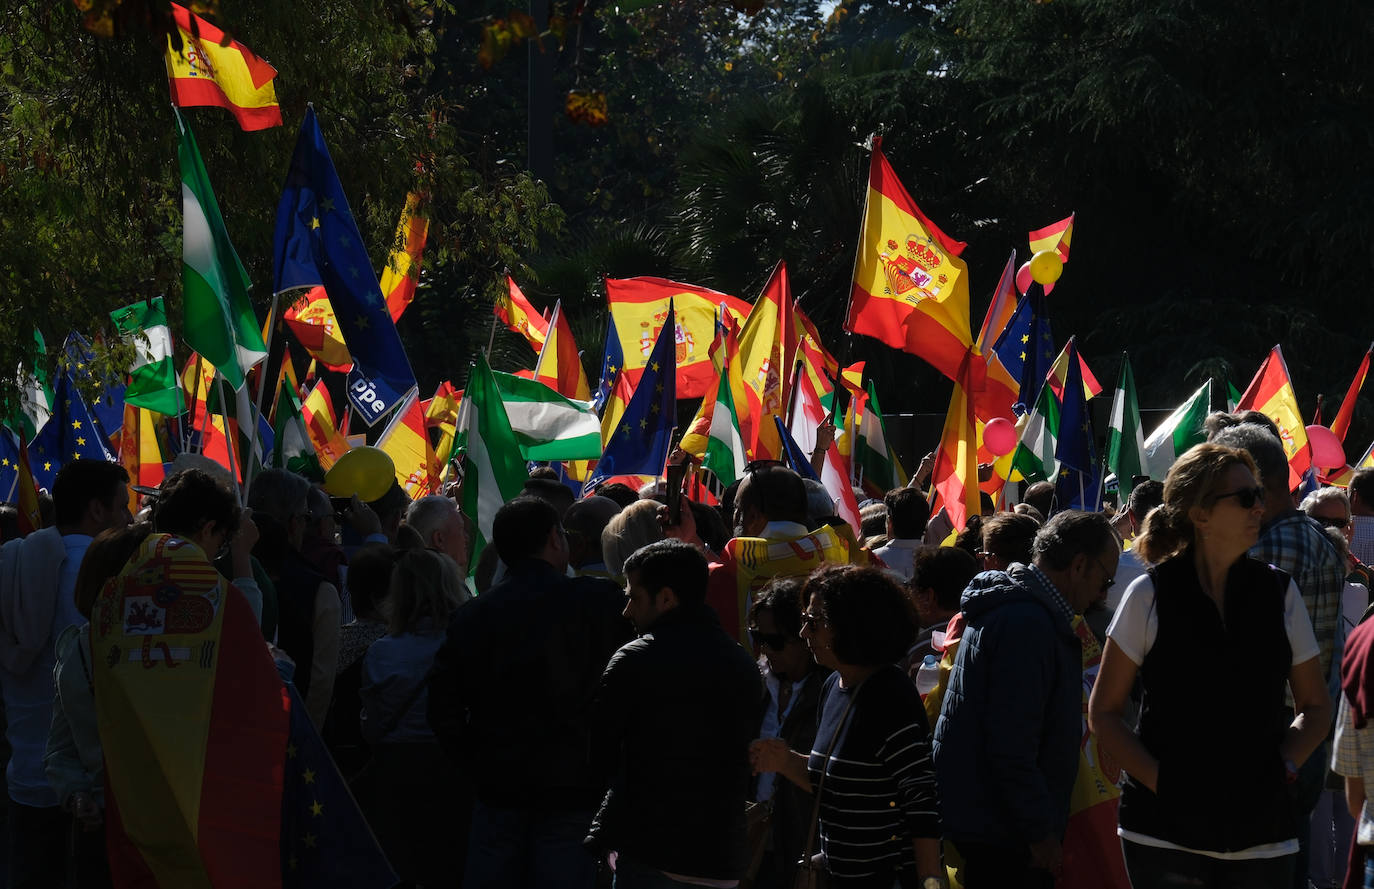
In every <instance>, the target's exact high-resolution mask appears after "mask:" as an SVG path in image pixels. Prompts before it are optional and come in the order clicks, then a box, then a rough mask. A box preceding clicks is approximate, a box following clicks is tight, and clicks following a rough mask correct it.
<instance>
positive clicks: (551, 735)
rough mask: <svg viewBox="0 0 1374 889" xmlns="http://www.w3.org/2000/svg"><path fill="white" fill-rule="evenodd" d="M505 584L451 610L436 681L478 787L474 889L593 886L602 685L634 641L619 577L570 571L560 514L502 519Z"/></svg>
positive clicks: (451, 738)
mask: <svg viewBox="0 0 1374 889" xmlns="http://www.w3.org/2000/svg"><path fill="white" fill-rule="evenodd" d="M492 538H493V541H492V542H493V544H494V545H495V547H496V550H497V553H498V554H499V555H500V556H501V560H502V561H503V562H505V563H506V566H507V569H508V570H507V574H506V578H505V579H504V580H503V581H502V582H501V583H498V584H496V585H495V586H493V587H492V588H491V589H489V590H487V591H486V592H485V593H483V594H482V595H481V596H478V597H477V598H476V599H474V600H472V601H471V602H469V603H468V604H466V605H464V606H463V607H462V608H460V609H459V610H458V611H456V612H455V613H454V615H453V618H452V620H451V621H450V623H449V628H448V635H447V637H446V639H445V641H444V644H443V647H442V648H440V649H439V653H438V655H437V657H436V658H435V663H434V669H433V672H431V674H430V677H429V711H428V712H429V723H430V726H431V728H433V729H434V733H435V735H436V736H437V737H438V738H439V741H440V743H441V744H443V746H444V748H445V750H446V751H447V752H448V753H449V755H450V756H452V757H453V758H454V760H455V761H456V762H457V763H458V764H459V766H460V767H461V768H462V769H463V770H465V771H466V772H467V773H468V774H469V775H470V776H471V778H472V781H473V783H474V784H475V785H476V791H477V805H476V807H475V809H474V810H473V827H472V840H471V844H470V845H469V848H468V858H467V864H466V870H465V876H464V880H463V885H464V886H465V887H469V889H489V887H505V886H510V887H524V886H554V887H570V889H574V887H587V889H590V887H591V886H592V885H593V883H594V882H595V879H596V860H595V859H594V858H593V857H592V856H591V855H588V854H587V852H586V850H584V849H583V848H582V847H581V840H582V838H583V837H584V836H585V835H586V831H587V825H588V824H589V823H590V822H591V819H592V814H593V813H594V812H595V810H596V803H597V800H598V798H599V797H600V794H601V788H602V786H603V785H602V781H601V777H600V773H599V772H598V771H597V770H596V769H595V768H594V766H593V762H592V758H591V751H592V750H593V749H594V748H593V747H592V746H591V722H590V707H591V702H592V699H593V696H594V694H595V692H596V688H597V681H598V679H599V677H600V676H601V671H602V670H603V669H604V668H605V666H606V662H607V660H608V659H609V658H610V656H611V655H612V654H613V653H614V652H615V650H616V648H617V646H619V645H620V644H621V643H622V642H624V641H625V640H626V639H627V638H629V636H630V628H629V626H628V625H627V624H626V623H625V621H624V619H623V618H622V617H621V615H620V609H621V605H622V603H623V601H624V598H623V596H622V594H621V592H620V590H619V589H617V588H616V586H615V585H614V584H612V583H611V582H609V581H606V580H601V579H598V578H589V577H580V578H570V577H568V576H567V574H566V572H567V568H568V544H567V540H566V538H565V537H564V536H563V529H562V527H561V526H560V525H559V522H558V513H557V512H556V511H555V510H554V508H553V507H552V506H550V505H549V504H547V503H545V502H544V501H542V500H538V499H535V498H533V497H519V498H517V499H515V500H512V501H511V502H510V503H507V504H506V505H505V506H503V507H501V509H500V510H499V511H498V512H497V513H496V517H495V519H494V520H493V524H492Z"/></svg>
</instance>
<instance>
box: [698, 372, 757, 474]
mask: <svg viewBox="0 0 1374 889" xmlns="http://www.w3.org/2000/svg"><path fill="white" fill-rule="evenodd" d="M747 462H748V458H747V457H746V456H745V453H744V437H743V436H742V435H741V434H740V431H739V420H738V419H737V418H736V416H735V399H734V397H733V396H732V395H731V394H730V375H729V373H723V374H721V376H720V384H719V385H718V386H717V387H716V404H715V408H714V409H713V410H712V412H711V430H710V433H709V434H708V435H707V437H706V453H705V455H704V456H703V457H702V458H701V465H702V466H704V467H706V468H707V469H709V470H711V471H712V472H714V473H715V475H716V478H718V479H720V482H721V484H723V485H726V486H727V487H728V486H729V485H732V484H734V483H735V480H736V479H738V478H740V477H742V476H743V475H744V464H745V463H747Z"/></svg>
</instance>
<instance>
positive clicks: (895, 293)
mask: <svg viewBox="0 0 1374 889" xmlns="http://www.w3.org/2000/svg"><path fill="white" fill-rule="evenodd" d="M881 141H882V140H881V139H879V138H878V137H874V139H873V156H872V159H871V161H870V164H869V172H868V197H867V199H866V200H865V202H864V219H863V225H862V227H861V228H860V230H859V257H858V261H857V263H856V264H855V269H854V272H855V273H854V284H853V289H852V291H851V293H850V302H849V315H848V317H847V318H846V320H845V323H844V329H845V330H847V331H850V332H851V333H862V334H866V335H868V336H871V337H873V338H874V339H876V340H879V341H880V342H883V343H885V344H887V345H889V346H891V347H892V348H894V349H901V350H903V351H906V352H910V353H911V354H913V355H917V356H919V357H921V358H923V359H925V360H926V362H928V363H929V364H930V365H932V366H933V367H935V368H936V369H937V370H939V371H940V372H941V373H943V374H944V375H945V376H947V377H949V378H950V379H953V380H958V379H959V374H960V373H962V372H963V371H962V370H961V367H962V365H963V360H964V356H965V355H966V354H967V353H968V350H969V347H970V346H972V345H973V336H972V334H971V333H970V332H969V308H968V266H966V265H965V264H964V262H963V260H961V259H959V254H960V253H962V252H963V251H964V247H965V246H967V245H966V244H964V243H963V242H962V241H956V240H954V239H953V238H951V237H949V236H948V235H946V234H945V233H944V232H942V231H940V229H939V228H938V227H936V225H935V223H933V222H931V221H930V220H929V219H927V218H926V216H925V214H924V213H922V212H921V209H920V208H919V207H917V206H916V202H915V201H913V200H912V199H911V195H909V194H908V193H907V190H906V189H905V188H904V187H903V186H902V183H901V182H900V181H899V180H898V179H897V175H896V173H894V172H893V170H892V167H891V166H890V165H889V164H888V162H887V158H886V157H884V156H883V152H882V148H881ZM975 370H976V368H975Z"/></svg>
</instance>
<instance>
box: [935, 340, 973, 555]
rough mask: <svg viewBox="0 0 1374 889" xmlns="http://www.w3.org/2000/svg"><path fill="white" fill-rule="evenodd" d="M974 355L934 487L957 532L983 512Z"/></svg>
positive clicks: (959, 384)
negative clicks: (974, 412)
mask: <svg viewBox="0 0 1374 889" xmlns="http://www.w3.org/2000/svg"><path fill="white" fill-rule="evenodd" d="M979 360H981V359H979V358H978V357H977V356H976V355H974V354H973V352H971V351H969V352H966V353H965V354H964V360H963V361H962V362H960V365H959V376H958V377H957V378H956V379H955V381H954V395H953V397H951V398H950V401H949V413H948V414H947V415H946V416H945V428H944V431H943V432H941V433H940V447H939V450H937V451H936V453H935V470H934V472H933V473H932V474H931V485H932V487H934V488H935V490H936V492H937V493H938V494H939V495H940V500H941V502H943V504H944V507H945V512H946V514H947V515H948V516H949V520H950V522H951V523H952V524H953V525H954V527H955V529H957V530H959V531H962V530H964V526H965V525H966V524H967V523H968V517H969V516H971V515H977V514H978V513H979V511H980V509H981V505H980V503H979V496H978V431H977V424H976V420H975V419H974V415H973V395H972V389H973V379H974V378H973V365H974V362H976V361H979Z"/></svg>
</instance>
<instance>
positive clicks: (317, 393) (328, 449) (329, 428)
mask: <svg viewBox="0 0 1374 889" xmlns="http://www.w3.org/2000/svg"><path fill="white" fill-rule="evenodd" d="M301 411H302V413H303V414H304V415H305V433H306V435H308V436H310V443H311V444H312V445H314V446H315V455H316V456H317V457H319V458H320V468H321V469H323V470H324V471H326V472H328V471H329V468H330V467H331V466H333V465H334V464H335V463H337V462H338V461H339V458H340V457H342V456H343V455H344V454H346V453H348V441H347V439H345V438H344V433H343V432H340V431H339V428H338V423H337V422H336V421H335V419H334V416H335V414H334V402H333V400H332V399H330V397H329V390H328V389H326V388H325V387H324V380H320V381H319V382H318V383H316V384H315V388H314V389H311V390H310V394H309V395H308V396H306V399H305V404H304V405H302V406H301Z"/></svg>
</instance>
